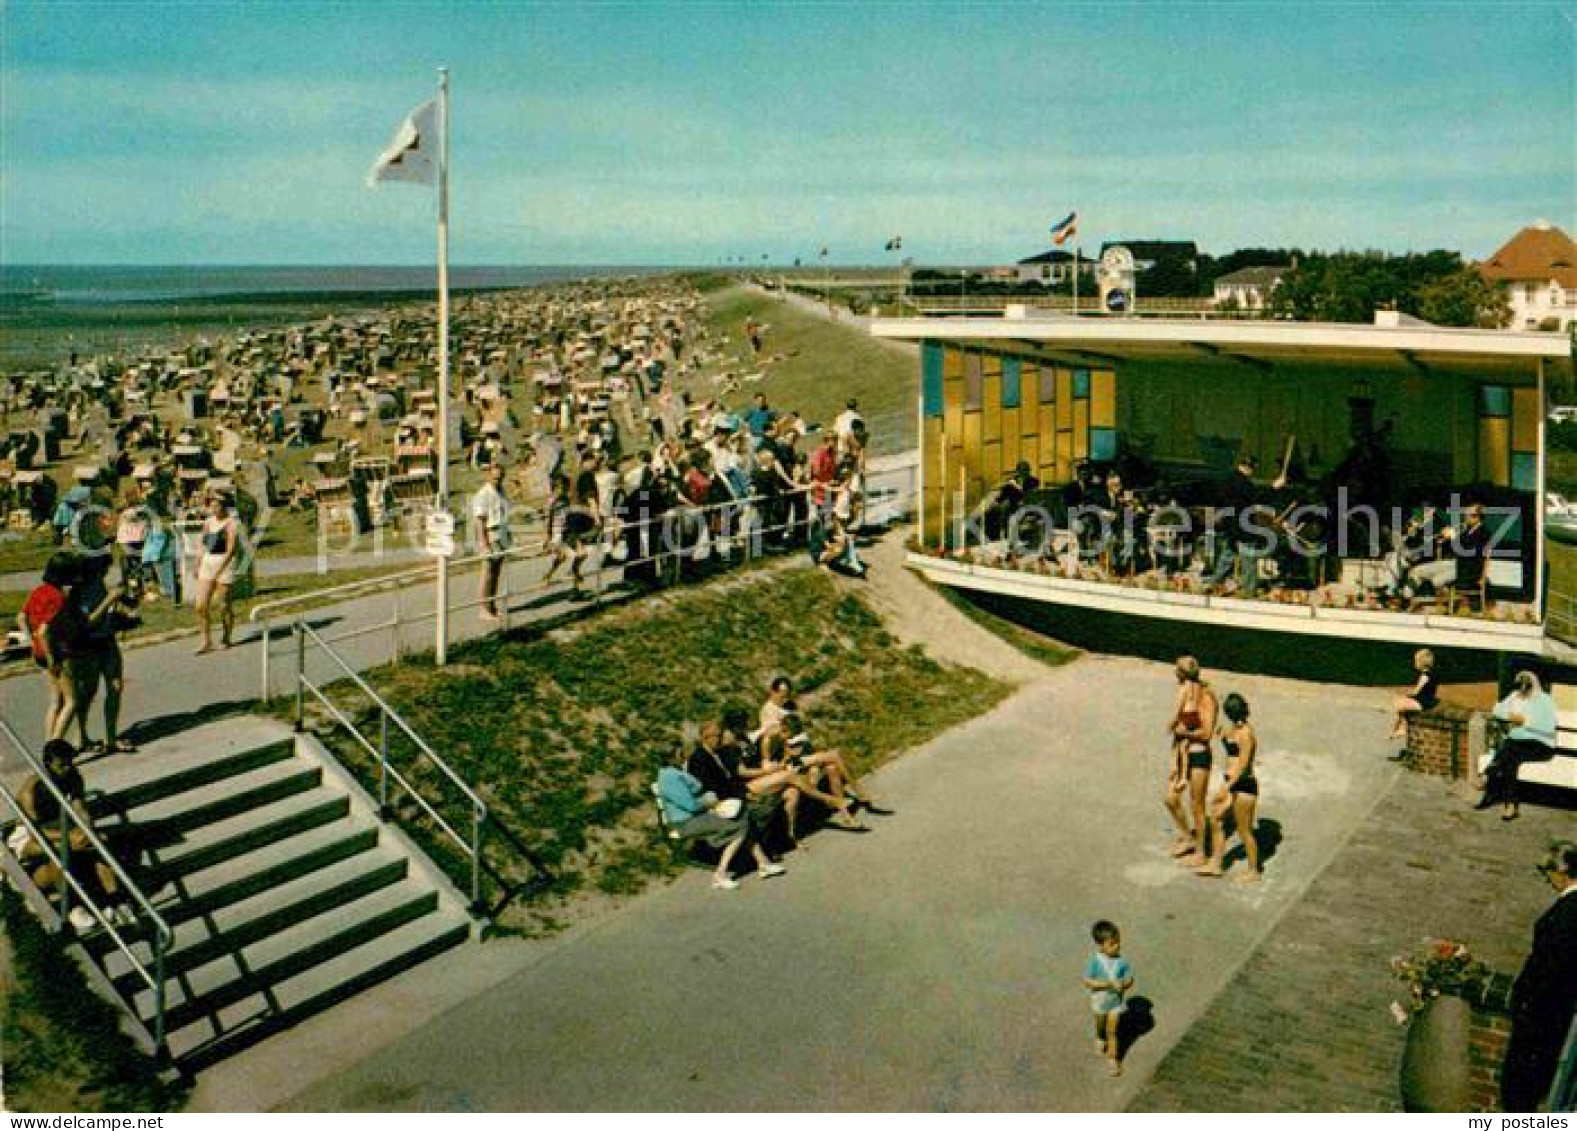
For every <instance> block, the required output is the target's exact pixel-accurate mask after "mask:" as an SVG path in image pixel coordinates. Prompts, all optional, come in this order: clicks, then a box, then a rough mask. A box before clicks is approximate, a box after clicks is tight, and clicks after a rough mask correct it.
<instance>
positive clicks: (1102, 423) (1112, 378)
mask: <svg viewBox="0 0 1577 1131" xmlns="http://www.w3.org/2000/svg"><path fill="white" fill-rule="evenodd" d="M1090 426H1091V427H1092V428H1116V427H1117V374H1115V373H1113V372H1112V371H1111V370H1110V369H1093V370H1091V371H1090Z"/></svg>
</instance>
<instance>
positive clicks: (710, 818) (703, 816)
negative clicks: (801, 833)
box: [657, 746, 784, 891]
mask: <svg viewBox="0 0 1577 1131" xmlns="http://www.w3.org/2000/svg"><path fill="white" fill-rule="evenodd" d="M685 758H686V755H685V751H684V747H682V746H679V747H676V748H675V758H674V761H673V764H671V765H667V766H664V767H663V768H662V769H661V770H659V771H658V772H657V803H658V804H659V805H660V806H662V810H663V819H664V820H666V821H667V822H668V826H669V827H670V828H671V829H673V830H674V832H676V833H678V834H679V835H680V836H681V837H683V838H684V839H686V840H700V841H703V842H705V843H707V844H710V845H711V846H712V847H714V848H717V849H721V854H720V855H719V856H718V859H717V867H716V868H715V869H713V871H712V886H713V887H715V888H721V889H722V890H724V891H731V890H732V889H734V888H736V887H738V886H739V881H738V880H736V879H734V878H733V876H732V875H730V874H729V865H730V864H732V863H733V862H734V857H735V856H736V855H738V853H739V850H740V849H741V848H744V847H746V846H747V845H748V846H749V848H750V854H751V855H752V856H753V857H755V861H756V871H757V872H758V873H759V874H760V876H761V877H762V878H763V879H769V878H771V877H772V876H781V875H782V874H783V871H784V869H783V866H782V865H781V864H774V863H773V862H772V860H771V859H770V858H769V857H768V856H767V854H766V853H765V852H764V851H763V850H762V848H761V845H760V844H758V843H757V842H756V839H755V835H754V830H753V829H752V827H751V823H750V817H749V815H748V814H747V813H746V812H745V807H744V805H743V803H742V802H740V801H739V800H738V799H737V798H734V799H727V798H719V797H718V796H717V794H715V793H712V792H710V791H709V790H707V789H705V788H704V787H703V786H702V785H701V783H700V782H699V781H697V780H696V779H695V777H693V776H692V775H691V774H690V773H689V772H688V771H687V770H686V769H685V767H684V762H685Z"/></svg>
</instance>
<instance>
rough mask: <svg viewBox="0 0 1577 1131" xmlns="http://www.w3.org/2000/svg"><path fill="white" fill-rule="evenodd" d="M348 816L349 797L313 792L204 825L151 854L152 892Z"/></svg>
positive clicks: (323, 790)
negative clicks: (198, 872)
mask: <svg viewBox="0 0 1577 1131" xmlns="http://www.w3.org/2000/svg"><path fill="white" fill-rule="evenodd" d="M349 813H350V798H348V797H346V796H345V795H344V794H342V793H334V792H332V791H330V790H327V789H323V788H318V789H315V790H312V791H311V792H309V793H303V794H297V795H295V796H293V797H286V798H284V799H282V800H279V801H274V802H271V803H269V804H267V805H264V806H262V807H261V808H258V809H254V810H252V811H251V812H249V813H241V814H238V815H237V816H234V817H229V818H226V819H225V820H222V821H216V822H214V823H213V824H211V825H204V826H203V827H202V828H200V829H196V830H194V831H193V832H192V833H191V834H189V835H188V836H186V837H184V838H183V839H182V841H181V843H180V844H178V845H173V846H171V847H168V848H160V849H157V850H156V856H157V860H156V862H154V865H153V868H152V873H153V877H154V878H153V881H152V882H153V883H154V884H155V885H156V886H155V891H157V890H158V888H160V887H163V886H164V885H165V884H166V883H170V882H174V881H178V880H179V879H180V877H183V876H186V875H189V874H190V873H192V872H196V871H200V870H202V869H206V868H212V867H214V866H215V865H216V864H220V863H223V862H225V861H227V860H234V859H235V858H236V857H239V856H244V855H246V854H247V853H249V852H251V851H253V850H254V849H258V848H261V847H263V846H264V845H268V844H273V843H274V842H276V841H279V840H283V839H284V838H286V837H289V836H293V835H295V834H296V833H300V832H305V831H307V830H308V829H314V828H318V827H320V826H322V825H327V824H332V823H333V822H335V821H340V820H343V819H344V818H345V817H346V816H348V815H349Z"/></svg>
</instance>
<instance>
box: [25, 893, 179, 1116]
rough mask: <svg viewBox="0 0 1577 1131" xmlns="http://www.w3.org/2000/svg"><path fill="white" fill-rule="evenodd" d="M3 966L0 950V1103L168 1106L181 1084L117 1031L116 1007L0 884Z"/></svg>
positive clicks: (34, 1107)
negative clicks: (90, 985)
mask: <svg viewBox="0 0 1577 1131" xmlns="http://www.w3.org/2000/svg"><path fill="white" fill-rule="evenodd" d="M0 921H3V923H4V925H5V939H4V940H0V946H4V945H7V944H8V946H9V951H10V955H9V959H10V962H9V969H7V964H6V961H5V959H4V957H3V956H0V987H3V989H4V992H3V993H0V1057H3V1062H0V1110H4V1111H35V1112H36V1111H48V1112H78V1113H83V1112H98V1111H144V1112H155V1111H170V1110H173V1109H175V1108H178V1107H179V1106H180V1104H181V1102H182V1097H183V1094H184V1089H183V1088H182V1087H180V1086H178V1085H173V1084H167V1083H165V1082H163V1081H162V1080H160V1078H159V1076H158V1073H157V1071H156V1070H155V1068H154V1065H153V1062H152V1061H151V1060H149V1059H148V1058H147V1057H145V1056H143V1055H142V1053H141V1052H140V1051H139V1050H138V1049H137V1048H136V1047H135V1046H134V1045H133V1044H132V1042H131V1041H130V1040H129V1039H128V1038H127V1037H126V1036H125V1035H124V1034H123V1033H121V1031H120V1015H119V1014H118V1013H116V1011H115V1010H114V1009H112V1008H111V1007H110V1006H109V1005H108V1004H106V1003H105V1002H104V1001H103V1000H101V999H100V998H99V997H98V995H96V994H95V993H94V992H93V991H92V990H91V989H89V988H88V984H87V981H86V979H84V978H83V976H82V971H81V970H79V969H78V968H77V965H76V964H75V963H74V962H73V961H72V960H71V959H70V958H68V957H67V956H66V954H65V950H64V947H63V946H62V944H61V940H60V939H58V938H51V937H50V936H49V935H46V934H45V933H44V930H43V928H42V927H41V926H39V923H38V920H37V919H35V918H34V917H33V914H32V912H31V911H30V910H28V908H27V906H26V905H25V904H24V903H23V902H22V900H21V899H19V898H18V897H17V896H16V895H14V894H13V893H12V892H11V891H10V890H9V889H6V888H0Z"/></svg>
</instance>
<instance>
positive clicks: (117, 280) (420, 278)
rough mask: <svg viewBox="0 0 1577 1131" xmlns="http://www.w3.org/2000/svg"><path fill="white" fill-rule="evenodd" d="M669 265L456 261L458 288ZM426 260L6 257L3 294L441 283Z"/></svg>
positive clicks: (213, 292) (239, 291) (41, 298)
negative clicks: (76, 262)
mask: <svg viewBox="0 0 1577 1131" xmlns="http://www.w3.org/2000/svg"><path fill="white" fill-rule="evenodd" d="M668 270H671V269H670V268H663V267H606V266H598V267H580V266H549V267H540V266H539V267H454V266H451V267H450V269H449V285H450V288H451V289H452V290H457V291H463V290H495V289H506V288H514V287H534V286H541V285H544V284H548V283H561V282H568V281H570V280H574V279H585V278H608V277H619V276H629V275H650V274H658V273H662V272H664V271H668ZM437 274H438V273H437V269H436V267H433V266H424V267H383V266H377V267H368V266H361V267H355V266H352V267H267V266H256V267H235V266H224V267H157V266H146V267H142V266H113V267H106V266H59V265H48V264H26V263H21V264H0V302H6V303H10V304H17V303H89V304H103V303H123V302H182V301H189V300H195V299H221V298H226V297H232V296H257V295H269V296H278V297H285V296H289V295H292V294H311V295H324V294H335V293H344V294H365V293H369V292H377V291H388V292H394V293H400V292H420V291H424V290H435V289H436V288H437Z"/></svg>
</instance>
